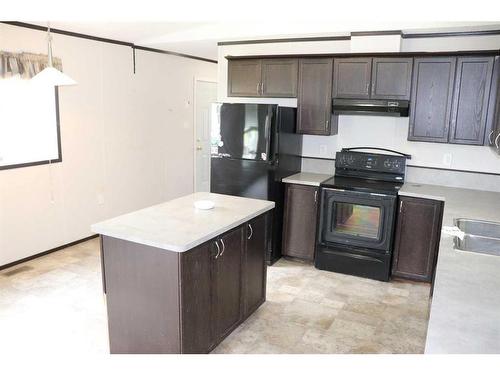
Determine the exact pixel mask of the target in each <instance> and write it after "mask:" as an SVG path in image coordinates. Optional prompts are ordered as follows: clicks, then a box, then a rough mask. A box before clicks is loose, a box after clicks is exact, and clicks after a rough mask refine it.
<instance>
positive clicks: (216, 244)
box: [215, 241, 220, 259]
mask: <svg viewBox="0 0 500 375" xmlns="http://www.w3.org/2000/svg"><path fill="white" fill-rule="evenodd" d="M215 246H217V255H216V256H215V259H217V258H218V257H219V254H220V247H219V242H218V241H215Z"/></svg>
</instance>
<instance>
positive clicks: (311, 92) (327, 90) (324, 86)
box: [297, 58, 338, 135]
mask: <svg viewBox="0 0 500 375" xmlns="http://www.w3.org/2000/svg"><path fill="white" fill-rule="evenodd" d="M332 72H333V59H328V58H327V59H322V58H311V59H300V60H299V90H298V94H297V133H301V134H313V135H330V134H336V132H337V121H336V119H337V118H338V116H332V94H331V93H332ZM332 120H333V122H334V123H333V124H332Z"/></svg>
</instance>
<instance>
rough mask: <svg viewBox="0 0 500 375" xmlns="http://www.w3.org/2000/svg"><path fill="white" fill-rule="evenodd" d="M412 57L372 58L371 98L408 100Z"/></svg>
mask: <svg viewBox="0 0 500 375" xmlns="http://www.w3.org/2000/svg"><path fill="white" fill-rule="evenodd" d="M412 67H413V58H411V57H410V58H403V57H400V58H398V57H396V58H393V57H380V58H378V57H376V58H373V66H372V83H371V94H370V98H371V99H398V100H410V94H411V72H412Z"/></svg>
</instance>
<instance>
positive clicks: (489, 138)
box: [488, 130, 495, 146]
mask: <svg viewBox="0 0 500 375" xmlns="http://www.w3.org/2000/svg"><path fill="white" fill-rule="evenodd" d="M494 132H495V131H494V130H492V131H491V132H490V135H488V140H489V141H490V146H491V145H493V140H492V139H491V136H492V135H493V133H494Z"/></svg>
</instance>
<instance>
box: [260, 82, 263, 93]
mask: <svg viewBox="0 0 500 375" xmlns="http://www.w3.org/2000/svg"><path fill="white" fill-rule="evenodd" d="M260 94H261V95H264V82H262V83H261V84H260Z"/></svg>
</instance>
